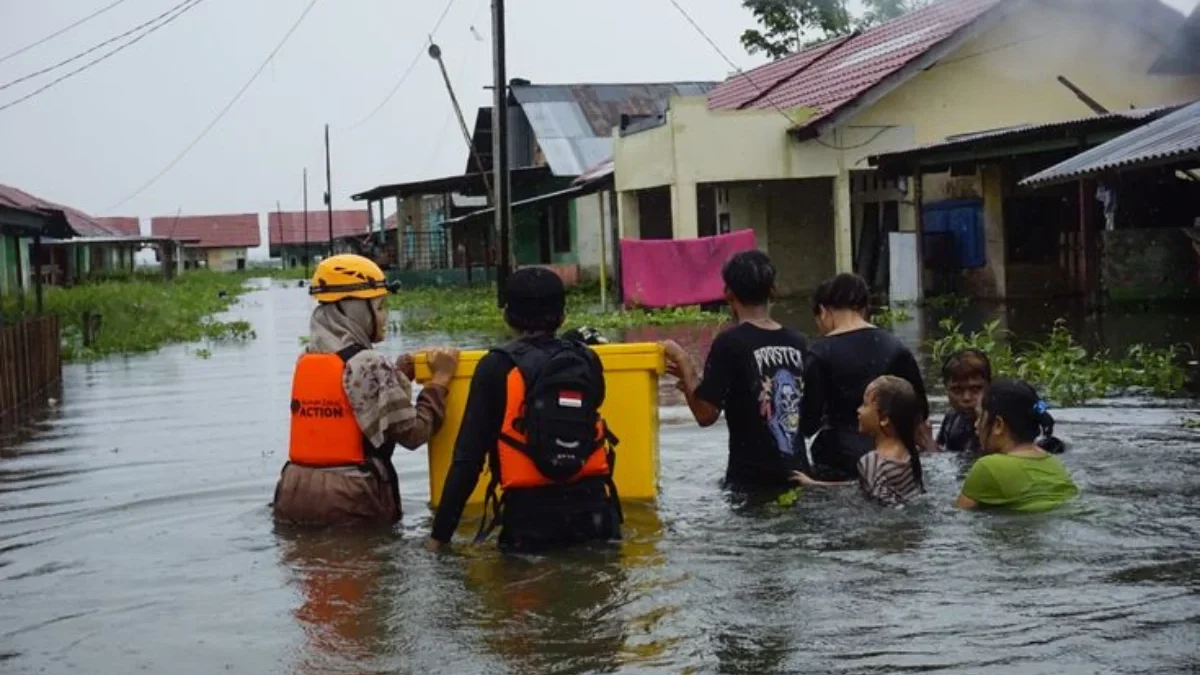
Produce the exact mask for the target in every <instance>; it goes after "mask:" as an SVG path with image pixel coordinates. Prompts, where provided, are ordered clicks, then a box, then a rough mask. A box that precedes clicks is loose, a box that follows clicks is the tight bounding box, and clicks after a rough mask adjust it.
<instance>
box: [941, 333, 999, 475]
mask: <svg viewBox="0 0 1200 675" xmlns="http://www.w3.org/2000/svg"><path fill="white" fill-rule="evenodd" d="M942 381H943V382H945V384H946V398H947V399H948V400H949V403H950V411H949V412H947V413H946V416H945V417H943V418H942V426H941V429H940V430H939V431H938V435H937V447H938V449H939V450H942V451H945V452H968V453H972V454H979V453H980V452H981V451H980V445H979V436H977V435H976V433H975V412H976V409H977V408H978V407H979V402H980V401H981V400H982V399H983V395H984V394H985V393H986V392H987V389H988V387H989V386H990V385H991V383H992V362H991V361H990V360H989V359H988V356H987V354H985V353H984V352H982V351H980V350H978V349H963V350H960V351H957V352H954V353H953V354H951V355H950V356H948V357H947V358H946V362H945V363H944V364H942Z"/></svg>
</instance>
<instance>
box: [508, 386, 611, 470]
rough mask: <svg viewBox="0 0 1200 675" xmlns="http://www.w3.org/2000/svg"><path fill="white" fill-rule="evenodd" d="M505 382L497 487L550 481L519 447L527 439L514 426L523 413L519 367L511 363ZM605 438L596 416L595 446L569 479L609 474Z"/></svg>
mask: <svg viewBox="0 0 1200 675" xmlns="http://www.w3.org/2000/svg"><path fill="white" fill-rule="evenodd" d="M507 384H508V386H507V394H506V398H505V401H506V403H505V408H504V422H503V423H502V424H501V425H500V441H499V444H498V447H497V454H496V459H497V460H498V461H499V463H500V468H499V473H500V476H499V479H500V487H501V488H503V489H505V490H510V489H513V488H518V489H519V488H532V487H542V486H546V485H554V484H555V482H554V481H553V480H551V479H549V478H547V477H546V476H544V475H543V474H542V472H541V471H539V470H538V468H537V465H536V464H534V462H533V460H532V459H531V458H530V457H529V455H527V454H525V452H524V450H523V449H522V446H524V445H525V444H526V443H527V442H528V440H529V439H528V437H527V436H526V435H525V433H524V432H523V431H520V430H519V429H518V426H520V425H519V424H517V420H519V419H520V418H521V416H522V415H523V414H524V403H525V378H524V377H522V375H521V369H520V368H517V367H513V369H512V370H510V371H508V382H507ZM608 439H609V435H608V433H607V429H606V427H605V426H604V420H600V421H599V422H597V423H596V448H595V450H594V451H593V452H592V454H591V455H590V456H589V457H588V460H587V462H585V463H584V465H583V468H582V469H580V471H579V473H577V474H576V475H575V477H574V478H573V479H572V482H575V481H578V480H579V479H581V478H590V477H605V478H607V477H610V475H611V473H612V467H611V466H610V465H609V461H608V446H607V441H608Z"/></svg>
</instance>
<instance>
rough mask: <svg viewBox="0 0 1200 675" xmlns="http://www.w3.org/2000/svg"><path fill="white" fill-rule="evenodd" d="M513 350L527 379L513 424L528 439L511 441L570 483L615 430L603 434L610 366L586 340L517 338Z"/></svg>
mask: <svg viewBox="0 0 1200 675" xmlns="http://www.w3.org/2000/svg"><path fill="white" fill-rule="evenodd" d="M499 351H501V352H503V353H504V354H507V355H508V357H509V358H510V359H512V361H513V363H514V364H515V365H516V367H517V368H518V369H519V370H520V371H521V377H522V379H523V380H524V381H525V401H524V402H523V404H522V406H521V415H520V417H518V418H517V419H516V420H515V421H514V423H513V426H514V427H516V429H517V430H518V431H520V432H522V433H523V434H524V435H525V437H526V439H527V441H526V442H525V443H521V442H519V441H517V440H516V439H513V438H505V439H504V440H505V442H507V443H508V444H510V445H512V446H513V447H515V448H518V449H520V450H521V451H523V452H524V453H525V454H526V455H528V456H529V458H530V459H531V460H532V461H533V463H534V466H536V467H537V468H538V471H540V472H541V473H542V475H543V476H545V477H546V478H549V479H550V480H552V481H554V482H555V483H569V482H572V481H573V480H574V478H575V477H576V476H577V475H578V474H579V472H580V471H582V470H583V467H584V465H585V464H587V461H588V459H589V458H590V457H591V456H592V455H593V454H594V453H595V452H596V450H597V449H599V448H600V447H601V445H602V444H604V443H605V442H610V441H611V440H612V439H611V434H605V435H602V436H599V437H598V436H597V431H596V430H597V425H598V424H599V423H600V422H601V419H600V406H601V404H603V403H604V395H605V391H604V371H603V369H602V368H601V366H600V363H599V360H598V359H597V358H596V356H595V355H594V354H592V353H591V350H589V349H588V348H587V347H586V346H585V345H583V344H582V343H580V342H575V341H571V340H559V341H558V342H557V343H556V344H555V345H554V346H552V347H550V348H539V347H534V346H532V345H530V344H529V343H527V342H521V341H517V342H514V343H512V344H510V345H507V346H505V347H501V348H500V349H499Z"/></svg>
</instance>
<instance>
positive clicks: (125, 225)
mask: <svg viewBox="0 0 1200 675" xmlns="http://www.w3.org/2000/svg"><path fill="white" fill-rule="evenodd" d="M95 220H96V222H98V223H100V224H101V225H103V226H104V227H107V228H108V229H110V230H113V231H114V232H119V233H121V234H122V235H123V236H127V237H128V236H137V235H139V234H141V233H142V226H141V222H140V221H139V220H138V219H137V218H134V217H132V216H112V217H110V218H96V219H95Z"/></svg>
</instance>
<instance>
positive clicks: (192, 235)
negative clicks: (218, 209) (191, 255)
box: [150, 213, 262, 248]
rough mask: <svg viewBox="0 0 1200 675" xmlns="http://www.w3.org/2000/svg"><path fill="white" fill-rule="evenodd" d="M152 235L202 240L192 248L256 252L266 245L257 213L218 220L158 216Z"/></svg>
mask: <svg viewBox="0 0 1200 675" xmlns="http://www.w3.org/2000/svg"><path fill="white" fill-rule="evenodd" d="M150 233H151V234H153V235H154V236H158V237H173V238H176V239H198V240H199V243H195V244H191V243H189V244H187V246H188V247H190V248H254V247H256V246H258V245H259V244H261V243H262V237H261V236H260V235H259V232H258V214H257V213H237V214H226V215H217V216H179V217H178V218H176V217H175V216H155V217H154V218H151V219H150Z"/></svg>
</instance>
